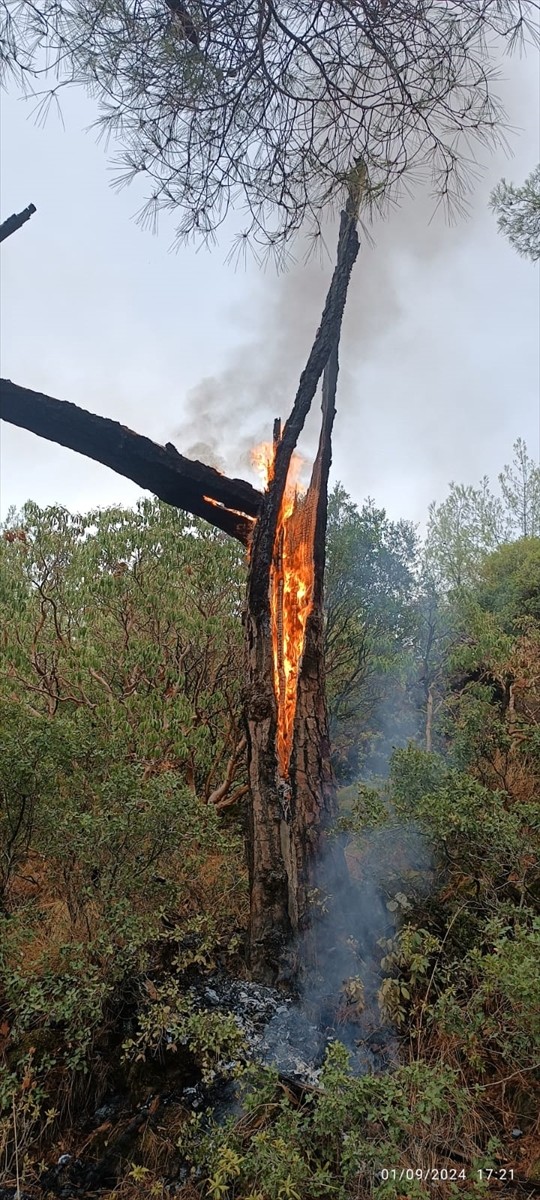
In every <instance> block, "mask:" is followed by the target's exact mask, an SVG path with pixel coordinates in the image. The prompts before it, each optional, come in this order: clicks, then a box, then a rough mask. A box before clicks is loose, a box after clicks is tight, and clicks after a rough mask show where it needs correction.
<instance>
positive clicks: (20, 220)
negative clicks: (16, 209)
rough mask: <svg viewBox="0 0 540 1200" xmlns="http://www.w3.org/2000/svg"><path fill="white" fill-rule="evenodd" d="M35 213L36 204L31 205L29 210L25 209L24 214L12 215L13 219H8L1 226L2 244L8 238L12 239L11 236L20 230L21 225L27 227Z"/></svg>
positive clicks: (0, 238) (0, 240)
mask: <svg viewBox="0 0 540 1200" xmlns="http://www.w3.org/2000/svg"><path fill="white" fill-rule="evenodd" d="M35 212H37V208H36V206H35V204H29V205H28V208H23V211H22V212H20V213H12V215H11V217H8V218H7V220H6V221H3V222H2V224H1V225H0V242H4V241H5V239H6V238H8V237H11V234H12V233H15V232H16V231H17V229H20V228H21V225H25V224H26V222H27V221H29V220H30V217H31V216H32V214H33V213H35Z"/></svg>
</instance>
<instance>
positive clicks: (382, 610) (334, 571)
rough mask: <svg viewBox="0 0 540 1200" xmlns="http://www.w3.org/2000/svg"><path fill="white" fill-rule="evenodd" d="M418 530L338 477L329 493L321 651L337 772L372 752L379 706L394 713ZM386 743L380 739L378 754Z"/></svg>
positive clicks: (399, 697)
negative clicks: (357, 496)
mask: <svg viewBox="0 0 540 1200" xmlns="http://www.w3.org/2000/svg"><path fill="white" fill-rule="evenodd" d="M416 554H417V536H416V532H415V529H414V526H413V525H412V524H411V523H410V522H408V521H398V522H393V521H390V520H389V518H388V517H387V516H386V513H385V512H384V510H383V509H377V508H376V507H375V505H374V503H373V501H372V500H368V501H367V503H366V504H364V506H363V508H362V509H360V510H359V509H358V508H357V506H356V505H355V504H353V503H352V502H351V499H350V497H349V496H348V495H347V493H346V492H345V491H344V489H343V488H342V487H341V485H340V484H337V485H336V487H335V488H334V491H333V492H332V494H331V495H330V498H329V505H328V530H327V571H326V586H325V611H326V631H325V658H326V671H327V681H328V697H329V706H330V719H331V721H330V727H331V735H332V744H333V749H334V755H335V766H336V769H337V770H338V772H339V775H340V777H341V778H346V777H347V776H349V777H350V775H351V774H353V775H355V774H357V773H358V770H359V766H360V762H361V761H365V759H366V755H368V757H370V758H371V759H372V760H374V756H375V758H376V757H377V743H382V742H384V747H386V741H385V739H384V737H381V724H383V723H384V722H382V720H381V717H382V711H383V708H384V710H385V711H386V716H387V722H388V724H395V723H396V722H398V721H399V708H400V702H402V701H403V681H404V676H405V673H406V666H407V658H406V649H407V647H408V646H409V645H410V644H411V639H412V633H413V628H414V624H415V616H414V605H413V598H414V589H415V578H414V566H415V559H416ZM384 747H383V746H382V745H380V746H379V749H380V752H381V753H382V755H383V757H384Z"/></svg>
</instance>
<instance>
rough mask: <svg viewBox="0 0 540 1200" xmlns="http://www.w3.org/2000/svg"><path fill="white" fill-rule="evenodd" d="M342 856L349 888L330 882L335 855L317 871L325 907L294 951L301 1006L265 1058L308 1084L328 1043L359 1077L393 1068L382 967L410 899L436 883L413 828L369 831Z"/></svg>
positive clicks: (283, 1020) (272, 1028)
mask: <svg viewBox="0 0 540 1200" xmlns="http://www.w3.org/2000/svg"><path fill="white" fill-rule="evenodd" d="M346 857H347V862H348V868H349V871H350V877H351V882H350V885H348V886H347V887H346V890H344V888H343V880H342V879H340V880H335V878H334V877H333V876H334V859H333V855H332V853H331V851H330V852H329V854H328V855H327V856H326V858H324V859H323V861H322V862H321V864H320V870H319V879H320V883H321V889H320V890H321V897H322V902H323V904H324V909H323V911H322V913H321V912H319V915H318V916H315V925H314V929H313V930H310V932H309V933H308V934H307V935H306V936H305V938H301V939H300V940H299V942H298V944H297V946H296V948H295V959H296V962H295V966H299V967H300V978H301V980H302V983H301V985H300V991H299V995H298V997H297V1002H296V1004H294V1005H293V1006H292V1007H287V1006H283V1007H281V1008H280V1009H278V1011H277V1012H276V1014H275V1016H273V1018H272V1019H271V1021H270V1022H269V1024H268V1026H267V1027H266V1029H265V1033H264V1050H265V1052H266V1057H267V1059H268V1061H270V1062H273V1063H275V1064H276V1065H277V1066H278V1068H279V1069H280V1070H281V1071H282V1072H284V1073H285V1074H291V1075H294V1076H297V1077H299V1078H301V1079H303V1080H304V1081H311V1082H314V1081H316V1078H317V1073H318V1069H319V1067H320V1065H321V1063H322V1060H323V1058H324V1052H325V1050H326V1047H327V1046H328V1044H329V1042H330V1041H332V1040H339V1041H341V1042H342V1043H343V1044H344V1045H345V1046H346V1047H347V1049H348V1051H349V1055H350V1068H351V1070H352V1072H353V1073H354V1074H357V1075H362V1074H365V1073H366V1072H379V1071H381V1070H385V1069H386V1068H387V1067H388V1066H390V1065H391V1064H392V1063H393V1062H394V1061H396V1059H397V1055H398V1047H399V1031H398V1029H397V1028H396V1026H395V1024H394V1023H393V1015H395V1014H393V1013H392V1012H389V1011H388V1010H387V1008H386V1006H385V990H384V989H385V980H386V979H388V978H390V977H391V973H390V970H389V965H388V961H385V960H388V956H389V951H390V950H391V947H392V945H393V939H394V937H395V935H396V933H397V931H398V929H399V927H400V924H402V923H403V920H406V918H407V913H408V910H409V908H410V907H411V906H412V900H413V899H414V897H415V896H418V895H419V894H423V893H424V892H425V891H426V889H427V888H428V887H429V886H430V872H431V854H430V851H429V848H428V846H427V844H426V842H425V841H424V839H423V837H422V835H421V833H420V832H419V830H418V829H417V828H416V827H415V826H414V825H412V824H409V825H397V824H390V823H389V824H388V826H386V827H384V828H381V829H371V830H367V831H366V832H364V834H363V835H362V836H361V838H360V839H356V840H355V841H354V842H351V843H350V845H349V846H348V848H347V851H346ZM333 885H335V886H334V887H333ZM328 888H329V890H328V891H327V889H328ZM315 910H316V906H315ZM314 944H315V945H316V956H315V959H314V954H313V947H314Z"/></svg>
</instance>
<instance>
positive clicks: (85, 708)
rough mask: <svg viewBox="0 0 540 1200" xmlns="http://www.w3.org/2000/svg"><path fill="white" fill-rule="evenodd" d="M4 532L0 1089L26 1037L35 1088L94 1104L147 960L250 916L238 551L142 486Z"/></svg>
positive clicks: (188, 952) (227, 939)
mask: <svg viewBox="0 0 540 1200" xmlns="http://www.w3.org/2000/svg"><path fill="white" fill-rule="evenodd" d="M23 522H24V523H23ZM0 552H1V555H2V573H1V579H2V584H1V592H0V611H1V616H2V626H3V640H2V647H1V653H0V729H1V735H0V741H1V753H0V842H1V853H0V887H1V891H0V927H1V928H0V1003H1V1004H2V1024H1V1028H2V1030H3V1042H4V1053H5V1055H6V1056H7V1063H8V1066H9V1071H8V1073H7V1074H6V1075H5V1077H4V1079H3V1085H2V1093H1V1097H0V1101H1V1105H2V1110H3V1112H4V1113H5V1114H7V1116H9V1112H10V1110H11V1107H12V1104H13V1103H14V1102H15V1101H16V1100H17V1096H18V1095H19V1093H20V1089H21V1087H22V1080H23V1079H24V1077H25V1071H26V1070H27V1065H26V1064H27V1062H28V1056H29V1054H31V1058H32V1081H33V1082H32V1089H31V1092H32V1095H34V1094H35V1095H36V1096H37V1097H38V1100H39V1103H38V1101H36V1103H37V1105H38V1108H39V1104H41V1108H42V1111H43V1112H44V1111H45V1107H46V1105H47V1103H48V1104H49V1107H50V1103H51V1099H52V1098H54V1104H55V1107H56V1108H57V1109H58V1110H59V1113H61V1112H63V1111H64V1108H65V1106H66V1105H70V1104H72V1103H73V1102H76V1103H77V1104H78V1105H79V1107H80V1109H81V1111H83V1110H84V1108H85V1106H86V1105H87V1104H89V1103H91V1102H92V1098H93V1097H96V1096H98V1095H99V1094H102V1093H103V1091H104V1090H105V1089H106V1087H107V1081H108V1079H109V1075H110V1072H111V1070H117V1069H118V1067H116V1068H115V1067H114V1065H113V1063H112V1062H111V1057H110V1054H111V1052H110V1047H111V1046H113V1045H115V1044H117V1042H118V1040H120V1041H121V1040H122V1036H125V1026H126V1021H127V1020H128V1018H129V1021H131V1022H132V1023H133V1022H135V1023H136V1021H137V1019H138V1018H137V1014H138V1013H139V1012H140V1014H141V1015H140V1021H141V1022H143V1015H142V1014H143V1011H144V1004H143V1001H142V1000H141V996H144V995H146V993H145V992H144V988H143V981H144V980H145V979H146V978H147V976H148V974H149V973H150V974H151V973H153V972H154V971H155V970H159V964H160V963H162V962H167V961H171V960H173V961H175V962H176V968H175V969H176V970H177V971H178V972H185V971H186V970H187V969H188V968H190V967H192V966H193V964H194V963H199V964H200V965H201V966H202V967H205V966H206V965H207V964H208V961H209V960H210V959H211V956H212V955H213V956H214V957H215V955H216V954H217V953H225V952H226V950H227V947H228V946H231V948H232V946H233V944H234V938H233V935H234V933H235V930H236V931H237V930H239V929H240V930H241V928H242V926H243V924H244V922H245V898H246V879H245V870H244V865H243V846H242V840H241V838H240V837H239V835H238V834H237V833H236V832H235V830H234V828H230V829H229V830H225V829H224V828H223V826H222V825H221V823H220V818H219V815H218V807H219V806H217V805H215V804H214V803H213V801H212V795H213V791H214V788H215V786H216V784H218V783H219V782H220V775H221V773H223V774H226V770H225V767H226V764H227V762H228V761H229V759H230V757H231V756H234V752H235V750H236V747H237V739H238V737H239V734H238V729H237V723H236V722H237V713H238V695H239V688H240V685H241V680H240V678H239V649H238V647H239V637H238V632H237V624H238V609H239V604H240V595H241V583H242V564H241V562H239V559H238V552H237V550H236V548H235V547H234V546H232V545H231V546H230V545H229V544H228V543H226V542H224V541H222V540H221V539H220V538H219V537H215V536H213V535H211V534H210V535H209V533H208V531H207V530H206V529H202V528H201V529H199V528H198V527H192V526H190V525H189V523H188V522H187V520H184V519H182V518H179V517H178V515H177V514H176V513H174V512H173V510H171V509H167V508H166V507H165V506H160V505H157V504H151V503H149V502H147V501H144V502H142V503H141V504H140V505H139V506H138V508H137V510H136V511H134V512H129V511H124V510H120V509H118V510H115V509H111V510H106V511H105V512H97V513H93V514H89V515H88V516H87V517H85V518H82V517H71V516H70V515H69V514H68V513H66V512H65V511H64V510H61V509H49V510H46V511H45V512H40V510H39V509H38V508H37V507H36V506H34V505H27V506H26V508H25V510H24V513H23V514H22V515H21V516H20V517H19V518H18V519H17V522H15V521H12V523H11V524H10V525H9V526H8V528H7V529H6V530H5V533H4V538H3V539H2V541H1V542H0ZM239 758H240V761H239V763H238V764H237V772H238V774H237V776H236V784H241V783H242V771H243V762H242V761H241V756H239ZM230 775H231V781H230V783H231V791H232V792H234V788H235V772H234V771H231V772H230ZM221 793H222V796H225V797H226V798H227V799H228V798H229V797H228V796H227V789H225V792H223V789H221ZM201 908H202V910H203V919H202V921H201V916H200V910H201ZM141 989H142V990H141ZM140 1028H141V1029H142V1028H143V1024H141V1025H140ZM186 1029H187V1034H186V1039H187V1042H189V1039H190V1037H191V1039H192V1042H193V1055H194V1057H195V1059H197V1057H198V1056H201V1058H202V1059H204V1063H203V1065H204V1066H205V1067H207V1068H208V1069H210V1060H208V1062H207V1060H206V1058H205V1057H204V1055H205V1051H204V1037H203V1034H204V1030H199V1029H198V1028H197V1027H196V1021H195V1019H194V1018H187V1017H186ZM123 1031H124V1034H123ZM137 1036H138V1035H137ZM220 1037H221V1035H219V1031H218V1030H217V1029H213V1030H212V1031H208V1037H207V1042H209V1041H212V1042H213V1043H214V1044H215V1045H217V1044H218V1043H219V1038H220ZM222 1044H224V1043H223V1040H222ZM27 1090H30V1089H27ZM24 1095H25V1096H26V1092H25V1093H24ZM47 1095H48V1096H49V1100H48V1101H47V1099H46V1097H47ZM17 1103H18V1101H17ZM36 1112H37V1108H36ZM6 1119H7V1117H6ZM38 1124H39V1122H38Z"/></svg>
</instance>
